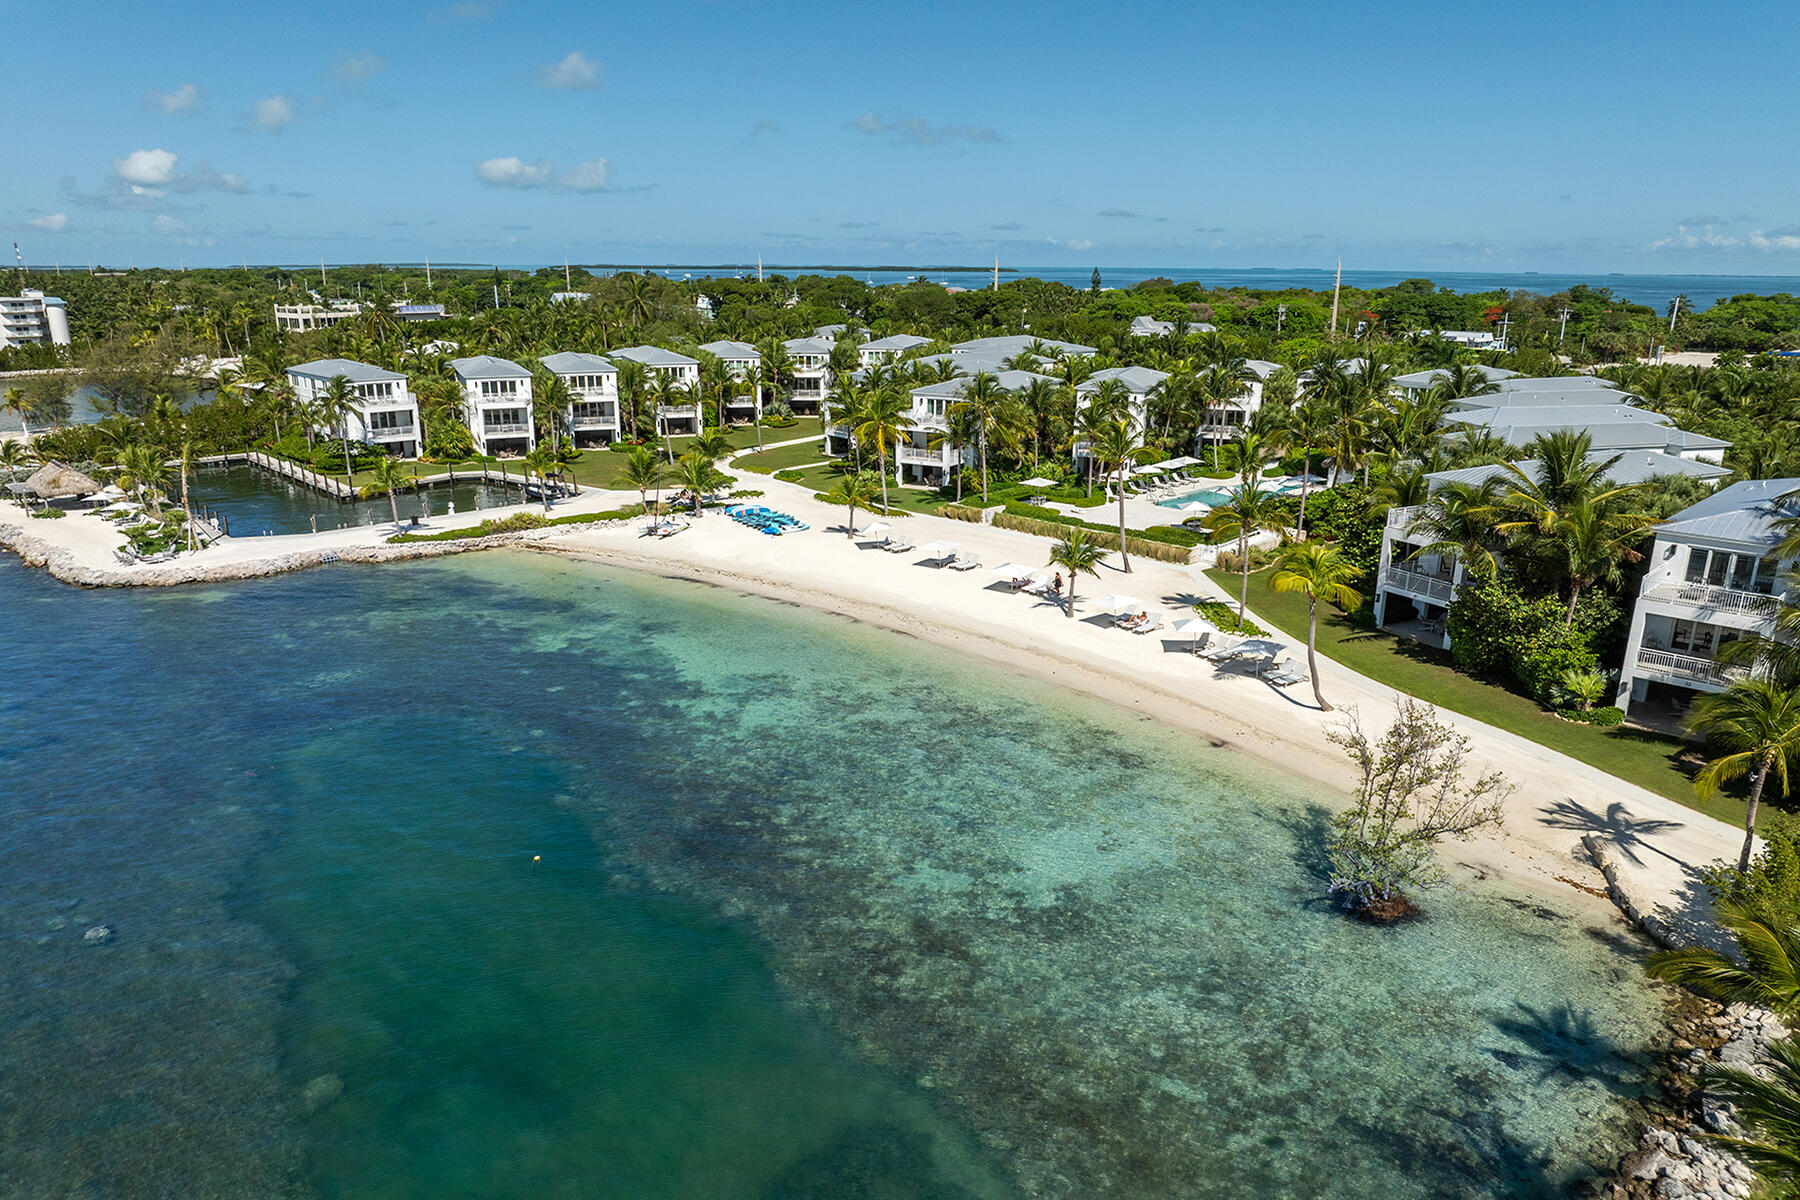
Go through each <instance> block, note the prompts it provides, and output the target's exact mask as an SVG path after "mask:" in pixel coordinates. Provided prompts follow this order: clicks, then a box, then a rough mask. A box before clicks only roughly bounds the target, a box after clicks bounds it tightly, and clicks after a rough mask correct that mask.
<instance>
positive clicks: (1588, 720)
mask: <svg viewBox="0 0 1800 1200" xmlns="http://www.w3.org/2000/svg"><path fill="white" fill-rule="evenodd" d="M1556 715H1557V716H1559V717H1562V718H1563V719H1564V720H1568V721H1580V722H1581V723H1582V724H1583V725H1594V726H1598V727H1599V728H1601V729H1611V728H1612V727H1613V726H1615V725H1618V724H1621V723H1622V722H1623V721H1624V720H1625V710H1624V709H1622V708H1614V707H1613V706H1612V705H1610V704H1609V705H1607V706H1606V707H1605V708H1559V709H1557V710H1556Z"/></svg>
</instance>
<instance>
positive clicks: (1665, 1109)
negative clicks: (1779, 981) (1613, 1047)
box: [1578, 992, 1788, 1200]
mask: <svg viewBox="0 0 1800 1200" xmlns="http://www.w3.org/2000/svg"><path fill="white" fill-rule="evenodd" d="M1671 1009H1672V1012H1671V1016H1670V1021H1669V1026H1668V1032H1667V1034H1666V1036H1665V1039H1664V1042H1663V1044H1661V1045H1658V1046H1657V1047H1656V1049H1657V1051H1658V1052H1659V1054H1660V1056H1661V1058H1662V1063H1663V1068H1662V1079H1661V1080H1660V1081H1659V1082H1660V1084H1661V1087H1662V1092H1663V1096H1662V1098H1661V1099H1660V1100H1657V1101H1651V1102H1649V1103H1647V1104H1646V1105H1645V1108H1646V1110H1647V1111H1646V1113H1645V1124H1644V1128H1643V1130H1642V1131H1641V1133H1640V1134H1639V1136H1638V1144H1637V1147H1636V1148H1635V1149H1634V1150H1632V1151H1631V1153H1629V1154H1627V1155H1626V1156H1625V1157H1624V1159H1623V1160H1622V1161H1621V1162H1620V1163H1619V1165H1618V1169H1617V1170H1616V1172H1615V1173H1614V1174H1613V1175H1612V1176H1611V1177H1610V1178H1604V1179H1600V1180H1596V1181H1595V1182H1593V1183H1591V1184H1590V1185H1588V1186H1587V1187H1586V1188H1585V1189H1583V1190H1582V1191H1581V1192H1580V1193H1578V1194H1580V1195H1582V1196H1584V1197H1585V1198H1587V1200H1743V1198H1744V1197H1748V1196H1749V1195H1750V1194H1751V1192H1752V1189H1753V1187H1754V1186H1755V1179H1756V1176H1755V1174H1754V1172H1752V1171H1751V1170H1750V1168H1749V1167H1748V1166H1746V1165H1745V1164H1744V1163H1743V1162H1742V1161H1740V1160H1739V1159H1738V1158H1736V1157H1735V1156H1734V1155H1732V1154H1730V1153H1729V1152H1728V1151H1726V1150H1725V1149H1724V1148H1723V1147H1721V1146H1719V1145H1718V1144H1717V1143H1715V1142H1711V1141H1708V1140H1706V1138H1705V1137H1703V1136H1702V1135H1703V1134H1706V1133H1732V1132H1735V1131H1736V1127H1735V1126H1734V1125H1733V1123H1732V1120H1731V1117H1732V1109H1731V1106H1730V1105H1729V1104H1726V1103H1724V1102H1723V1101H1720V1100H1718V1099H1716V1098H1714V1097H1711V1096H1708V1095H1707V1094H1706V1091H1705V1089H1704V1088H1703V1087H1702V1085H1701V1079H1700V1074H1701V1072H1702V1071H1703V1070H1705V1069H1706V1068H1707V1067H1709V1066H1725V1067H1736V1068H1739V1069H1749V1068H1751V1067H1753V1066H1754V1065H1755V1064H1756V1062H1757V1061H1758V1060H1759V1059H1760V1058H1761V1056H1762V1053H1763V1049H1764V1047H1766V1046H1767V1045H1768V1043H1769V1042H1770V1041H1772V1040H1773V1039H1775V1038H1778V1037H1784V1036H1786V1034H1787V1032H1788V1031H1787V1029H1786V1028H1785V1027H1783V1025H1782V1024H1781V1022H1780V1020H1778V1019H1777V1018H1776V1017H1775V1015H1774V1014H1773V1013H1771V1012H1769V1011H1767V1010H1766V1009H1760V1008H1753V1007H1751V1006H1749V1005H1745V1004H1732V1005H1720V1004H1715V1003H1713V1002H1712V1001H1710V1000H1704V999H1701V998H1700V997H1698V996H1694V995H1693V994H1691V993H1688V992H1682V993H1680V994H1679V997H1678V998H1677V999H1675V1000H1673V1001H1671Z"/></svg>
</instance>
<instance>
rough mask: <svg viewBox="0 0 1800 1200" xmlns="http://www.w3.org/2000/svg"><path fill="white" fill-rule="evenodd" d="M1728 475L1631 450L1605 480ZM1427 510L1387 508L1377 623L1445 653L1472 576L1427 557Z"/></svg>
mask: <svg viewBox="0 0 1800 1200" xmlns="http://www.w3.org/2000/svg"><path fill="white" fill-rule="evenodd" d="M1612 457H1613V455H1612V454H1604V453H1600V452H1596V453H1593V454H1590V455H1589V461H1590V462H1592V461H1594V460H1595V459H1599V460H1602V461H1604V460H1605V459H1608V458H1612ZM1513 466H1515V467H1516V468H1518V470H1519V471H1521V472H1523V473H1524V474H1525V475H1526V476H1528V477H1531V478H1535V477H1536V475H1535V472H1536V470H1537V467H1538V464H1537V463H1536V462H1535V461H1533V460H1530V459H1527V460H1525V461H1522V462H1517V463H1514V464H1513ZM1730 473H1731V472H1730V471H1729V470H1727V469H1726V468H1725V467H1722V466H1719V465H1717V464H1715V463H1710V462H1702V461H1699V460H1696V459H1687V458H1678V457H1676V456H1674V455H1670V454H1663V453H1660V452H1658V451H1654V450H1633V451H1627V452H1625V453H1623V454H1620V455H1619V456H1618V461H1617V462H1615V463H1613V465H1612V467H1611V468H1610V469H1609V470H1608V471H1607V473H1606V478H1607V480H1608V481H1609V482H1611V483H1614V484H1618V485H1627V484H1634V483H1644V482H1646V481H1648V480H1652V479H1658V478H1666V477H1670V476H1675V475H1686V476H1689V477H1692V478H1696V479H1701V480H1706V481H1716V480H1719V479H1723V478H1724V477H1725V476H1727V475H1729V474H1730ZM1510 477H1511V473H1510V472H1508V471H1507V470H1506V468H1505V467H1502V466H1485V467H1463V468H1461V469H1459V470H1455V471H1435V472H1433V473H1431V474H1429V475H1427V476H1425V481H1426V484H1427V486H1428V487H1429V489H1430V490H1431V491H1432V492H1437V491H1439V490H1441V489H1442V488H1444V487H1446V486H1447V485H1449V484H1452V483H1463V484H1468V485H1470V486H1475V487H1479V486H1480V485H1481V484H1483V483H1486V482H1487V481H1488V480H1490V479H1507V478H1510ZM1721 494H1722V493H1721ZM1428 507H1429V506H1428V505H1413V506H1409V507H1395V508H1390V509H1388V513H1387V524H1386V526H1385V528H1383V530H1382V533H1381V563H1380V565H1379V566H1378V567H1377V568H1376V574H1375V623H1376V624H1377V625H1379V626H1381V627H1382V628H1383V629H1386V630H1389V631H1390V632H1394V633H1400V634H1404V635H1406V636H1409V637H1412V638H1415V639H1416V640H1418V641H1421V642H1426V643H1428V644H1430V645H1433V646H1438V647H1440V648H1442V649H1446V650H1447V649H1449V648H1450V634H1449V631H1448V630H1447V629H1446V627H1445V618H1446V617H1447V616H1448V615H1449V612H1450V602H1451V601H1452V600H1454V599H1455V598H1456V593H1457V590H1458V589H1459V588H1461V587H1462V585H1463V582H1464V581H1465V580H1466V579H1467V578H1468V571H1467V567H1466V565H1465V564H1464V563H1463V561H1462V557H1461V555H1459V554H1457V553H1455V552H1453V551H1440V552H1435V553H1429V554H1428V553H1425V552H1424V551H1425V549H1426V547H1428V546H1431V545H1434V544H1436V543H1437V541H1438V540H1439V539H1438V538H1437V537H1436V535H1435V534H1434V533H1433V532H1432V530H1431V528H1430V526H1429V521H1428V512H1427V509H1428Z"/></svg>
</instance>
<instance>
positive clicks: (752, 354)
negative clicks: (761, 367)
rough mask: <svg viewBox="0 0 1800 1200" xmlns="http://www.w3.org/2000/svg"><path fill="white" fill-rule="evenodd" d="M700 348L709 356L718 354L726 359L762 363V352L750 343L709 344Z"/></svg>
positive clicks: (724, 342)
mask: <svg viewBox="0 0 1800 1200" xmlns="http://www.w3.org/2000/svg"><path fill="white" fill-rule="evenodd" d="M700 348H701V349H702V350H704V351H706V352H707V353H708V354H716V355H718V356H719V357H720V358H724V359H740V358H747V359H750V360H751V361H753V362H761V361H762V351H761V350H758V349H757V348H756V347H755V346H752V345H751V344H750V343H749V342H732V341H720V342H708V343H706V344H705V345H704V346H702V347H700Z"/></svg>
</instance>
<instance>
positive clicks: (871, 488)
mask: <svg viewBox="0 0 1800 1200" xmlns="http://www.w3.org/2000/svg"><path fill="white" fill-rule="evenodd" d="M825 502H826V503H827V504H842V505H844V506H845V507H847V508H848V509H849V510H850V515H849V516H848V517H847V518H845V520H844V536H845V537H847V538H848V537H855V536H856V510H857V509H859V508H860V509H864V510H867V511H873V510H874V507H875V481H874V480H873V479H871V478H869V473H868V472H867V471H854V472H850V473H848V474H846V475H844V476H843V477H842V478H841V479H839V480H838V485H837V487H835V488H833V489H832V490H831V491H830V492H829V493H827V494H826V496H825Z"/></svg>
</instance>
